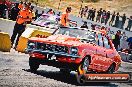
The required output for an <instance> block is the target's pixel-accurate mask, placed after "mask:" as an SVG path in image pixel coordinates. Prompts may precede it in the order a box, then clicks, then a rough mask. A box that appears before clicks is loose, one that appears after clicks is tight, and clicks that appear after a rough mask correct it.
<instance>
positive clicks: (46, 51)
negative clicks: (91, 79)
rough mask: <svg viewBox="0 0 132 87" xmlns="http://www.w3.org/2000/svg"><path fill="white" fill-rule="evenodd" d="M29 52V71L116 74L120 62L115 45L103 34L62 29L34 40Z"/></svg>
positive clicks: (31, 39)
mask: <svg viewBox="0 0 132 87" xmlns="http://www.w3.org/2000/svg"><path fill="white" fill-rule="evenodd" d="M26 51H27V52H28V53H29V55H30V58H29V66H30V70H32V71H36V70H37V69H38V68H39V65H40V64H46V65H49V66H54V67H57V68H60V71H61V72H66V73H67V72H70V71H71V70H74V71H77V72H79V67H80V69H81V70H83V71H84V72H85V73H87V72H91V71H92V72H96V73H113V72H115V71H117V70H118V68H119V66H120V64H121V58H120V56H119V54H118V52H117V51H116V50H115V47H114V45H113V43H112V41H111V40H110V39H109V37H108V36H106V35H103V34H102V33H101V32H98V31H92V30H88V29H87V30H86V29H81V28H68V27H60V28H59V29H57V30H55V32H54V34H53V35H51V36H49V37H47V38H37V37H32V38H30V39H29V41H28V47H27V49H26Z"/></svg>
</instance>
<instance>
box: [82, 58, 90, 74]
mask: <svg viewBox="0 0 132 87" xmlns="http://www.w3.org/2000/svg"><path fill="white" fill-rule="evenodd" d="M88 66H89V61H88V59H87V58H86V59H85V60H84V63H83V70H84V71H85V72H87V71H88Z"/></svg>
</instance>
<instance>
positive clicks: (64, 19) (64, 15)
mask: <svg viewBox="0 0 132 87" xmlns="http://www.w3.org/2000/svg"><path fill="white" fill-rule="evenodd" d="M70 12H71V7H67V8H66V11H65V12H63V13H62V15H61V25H62V26H66V24H67V22H68V21H70V20H69V19H68V16H69V13H70Z"/></svg>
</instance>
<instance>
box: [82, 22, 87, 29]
mask: <svg viewBox="0 0 132 87" xmlns="http://www.w3.org/2000/svg"><path fill="white" fill-rule="evenodd" d="M81 28H87V29H88V26H87V22H86V21H84V24H83V25H82V26H81Z"/></svg>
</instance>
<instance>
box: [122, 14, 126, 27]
mask: <svg viewBox="0 0 132 87" xmlns="http://www.w3.org/2000/svg"><path fill="white" fill-rule="evenodd" d="M121 18H122V25H121V29H123V27H124V24H125V22H126V15H125V14H123V16H122V17H121Z"/></svg>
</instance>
